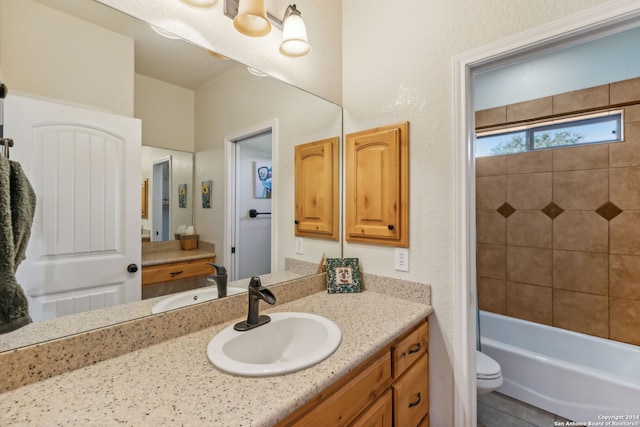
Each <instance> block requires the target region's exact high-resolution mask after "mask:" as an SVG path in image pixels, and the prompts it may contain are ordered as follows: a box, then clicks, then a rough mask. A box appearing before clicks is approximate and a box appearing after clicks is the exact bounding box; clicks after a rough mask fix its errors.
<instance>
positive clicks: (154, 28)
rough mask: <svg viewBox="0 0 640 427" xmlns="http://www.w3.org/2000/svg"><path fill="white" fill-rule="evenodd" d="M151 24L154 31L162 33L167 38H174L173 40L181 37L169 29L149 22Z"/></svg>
mask: <svg viewBox="0 0 640 427" xmlns="http://www.w3.org/2000/svg"><path fill="white" fill-rule="evenodd" d="M149 26H150V27H151V29H152V30H153V31H155V32H156V34H160V35H161V36H162V37H165V38H167V39H172V40H179V39H180V36H176V35H175V34H173V33H171V32H169V31H167V30H164V29H162V28H160V27H156V26H155V25H152V24H149Z"/></svg>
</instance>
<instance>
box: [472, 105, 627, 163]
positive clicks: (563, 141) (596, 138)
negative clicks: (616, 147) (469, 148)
mask: <svg viewBox="0 0 640 427" xmlns="http://www.w3.org/2000/svg"><path fill="white" fill-rule="evenodd" d="M620 141H622V111H621V110H618V111H610V112H606V113H599V114H591V115H589V116H580V117H572V118H568V119H556V120H553V121H546V122H543V123H536V124H534V125H528V126H519V127H515V128H510V129H507V130H504V129H501V130H499V131H490V132H481V133H478V134H477V138H476V157H485V156H497V155H500V154H514V153H524V152H527V151H535V150H544V149H549V148H558V147H569V146H574V145H584V144H601V143H609V142H620Z"/></svg>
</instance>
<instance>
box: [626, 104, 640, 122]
mask: <svg viewBox="0 0 640 427" xmlns="http://www.w3.org/2000/svg"><path fill="white" fill-rule="evenodd" d="M624 122H625V123H631V122H640V104H636V105H630V106H628V107H624Z"/></svg>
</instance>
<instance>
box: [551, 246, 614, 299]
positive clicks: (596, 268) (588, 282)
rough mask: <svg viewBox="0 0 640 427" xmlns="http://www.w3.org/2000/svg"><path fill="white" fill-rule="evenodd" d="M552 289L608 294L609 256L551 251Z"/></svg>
mask: <svg viewBox="0 0 640 427" xmlns="http://www.w3.org/2000/svg"><path fill="white" fill-rule="evenodd" d="M553 287H554V288H559V289H566V290H570V291H578V292H586V293H590V294H598V295H608V294H609V255H608V254H599V253H595V252H577V251H559V250H554V251H553Z"/></svg>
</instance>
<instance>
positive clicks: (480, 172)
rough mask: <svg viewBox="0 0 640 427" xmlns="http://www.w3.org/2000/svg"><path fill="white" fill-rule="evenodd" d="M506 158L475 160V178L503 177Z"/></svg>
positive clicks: (495, 157) (488, 157)
mask: <svg viewBox="0 0 640 427" xmlns="http://www.w3.org/2000/svg"><path fill="white" fill-rule="evenodd" d="M506 157H507V156H487V157H478V158H477V159H476V176H495V175H504V174H505V170H506V169H505V168H506V166H505V165H506Z"/></svg>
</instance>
